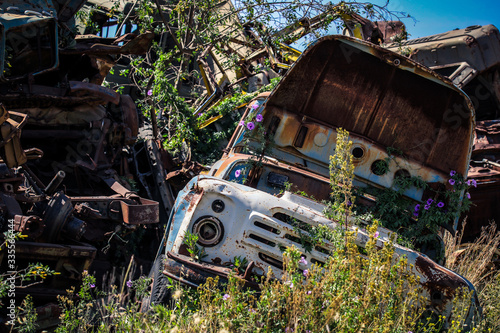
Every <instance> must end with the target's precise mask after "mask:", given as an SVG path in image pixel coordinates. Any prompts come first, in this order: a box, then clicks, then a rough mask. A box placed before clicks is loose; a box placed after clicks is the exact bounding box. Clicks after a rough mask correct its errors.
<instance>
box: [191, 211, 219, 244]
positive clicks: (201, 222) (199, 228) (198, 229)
mask: <svg viewBox="0 0 500 333" xmlns="http://www.w3.org/2000/svg"><path fill="white" fill-rule="evenodd" d="M193 233H195V234H197V235H198V243H200V244H201V245H203V246H206V247H210V246H215V245H217V244H219V242H220V241H221V240H222V237H223V236H224V227H223V226H222V223H221V222H220V221H219V220H218V219H217V218H215V217H213V216H202V217H200V218H199V219H198V220H196V222H195V223H194V225H193Z"/></svg>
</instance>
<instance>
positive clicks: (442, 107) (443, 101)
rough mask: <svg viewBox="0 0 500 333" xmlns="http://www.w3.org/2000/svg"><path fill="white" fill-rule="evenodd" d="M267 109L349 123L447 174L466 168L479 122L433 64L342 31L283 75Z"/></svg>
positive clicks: (466, 101) (353, 128) (331, 123)
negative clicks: (430, 68) (430, 64)
mask: <svg viewBox="0 0 500 333" xmlns="http://www.w3.org/2000/svg"><path fill="white" fill-rule="evenodd" d="M306 78H307V79H306ZM297 92H300V93H297ZM423 101H425V102H423ZM266 109H269V110H270V111H271V112H273V110H274V109H279V110H284V111H286V112H287V113H291V114H296V115H297V116H298V117H300V118H302V119H303V120H304V121H309V122H317V123H323V124H325V125H328V126H331V127H333V128H336V127H342V128H345V129H347V130H348V131H350V132H351V133H353V134H357V135H360V136H363V137H366V138H368V139H371V140H373V141H375V142H377V143H378V144H380V145H382V146H384V147H395V148H398V149H400V150H402V152H403V153H404V154H405V155H406V156H408V157H410V158H412V159H414V160H416V161H418V162H419V163H420V164H422V165H427V166H429V167H430V168H432V169H436V170H439V171H440V172H442V173H445V174H446V173H448V172H449V171H450V170H457V172H459V173H462V174H465V173H466V171H467V166H468V157H469V153H470V148H471V145H472V131H473V128H474V110H473V107H472V104H471V102H470V100H469V98H468V97H467V96H466V95H465V94H464V93H463V92H462V91H461V90H459V89H457V88H456V87H455V86H453V84H452V83H451V82H450V81H449V80H447V79H445V78H442V77H441V76H439V75H438V74H436V73H434V72H433V71H431V70H429V69H427V68H426V67H424V66H422V65H420V64H418V63H416V62H414V61H412V60H409V59H408V58H406V57H402V56H400V55H399V54H396V53H393V52H391V51H388V50H386V49H383V48H381V47H378V46H375V45H373V44H369V43H366V42H362V41H359V40H358V41H356V40H355V39H351V38H348V37H343V36H328V37H324V38H321V39H319V40H318V41H317V42H316V43H315V44H314V45H313V46H312V47H310V48H309V49H308V50H306V51H305V52H304V53H303V55H302V56H301V58H300V59H299V61H298V62H297V63H296V64H295V66H294V67H293V68H292V69H291V70H290V71H289V72H288V74H287V75H286V76H285V77H284V78H283V80H282V81H281V82H280V84H279V85H278V87H277V88H276V89H275V91H274V92H273V94H272V95H271V97H270V98H269V100H268V101H267V103H266ZM450 142H453V149H449V144H450ZM325 157H326V156H325ZM323 162H324V163H328V161H327V160H324V161H323Z"/></svg>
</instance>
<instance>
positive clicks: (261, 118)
mask: <svg viewBox="0 0 500 333" xmlns="http://www.w3.org/2000/svg"><path fill="white" fill-rule="evenodd" d="M263 119H264V117H262V115H261V114H258V115H257V116H256V117H255V120H256V121H257V122H258V123H260V122H261V121H262V120H263Z"/></svg>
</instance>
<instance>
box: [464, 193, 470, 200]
mask: <svg viewBox="0 0 500 333" xmlns="http://www.w3.org/2000/svg"><path fill="white" fill-rule="evenodd" d="M465 195H467V199H469V200H470V193H469V192H467V193H466V194H465Z"/></svg>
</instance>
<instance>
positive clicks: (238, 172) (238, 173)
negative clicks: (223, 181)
mask: <svg viewBox="0 0 500 333" xmlns="http://www.w3.org/2000/svg"><path fill="white" fill-rule="evenodd" d="M240 175H241V170H240V169H238V170H236V171H235V172H234V176H235V177H236V178H238V177H239V176H240Z"/></svg>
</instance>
